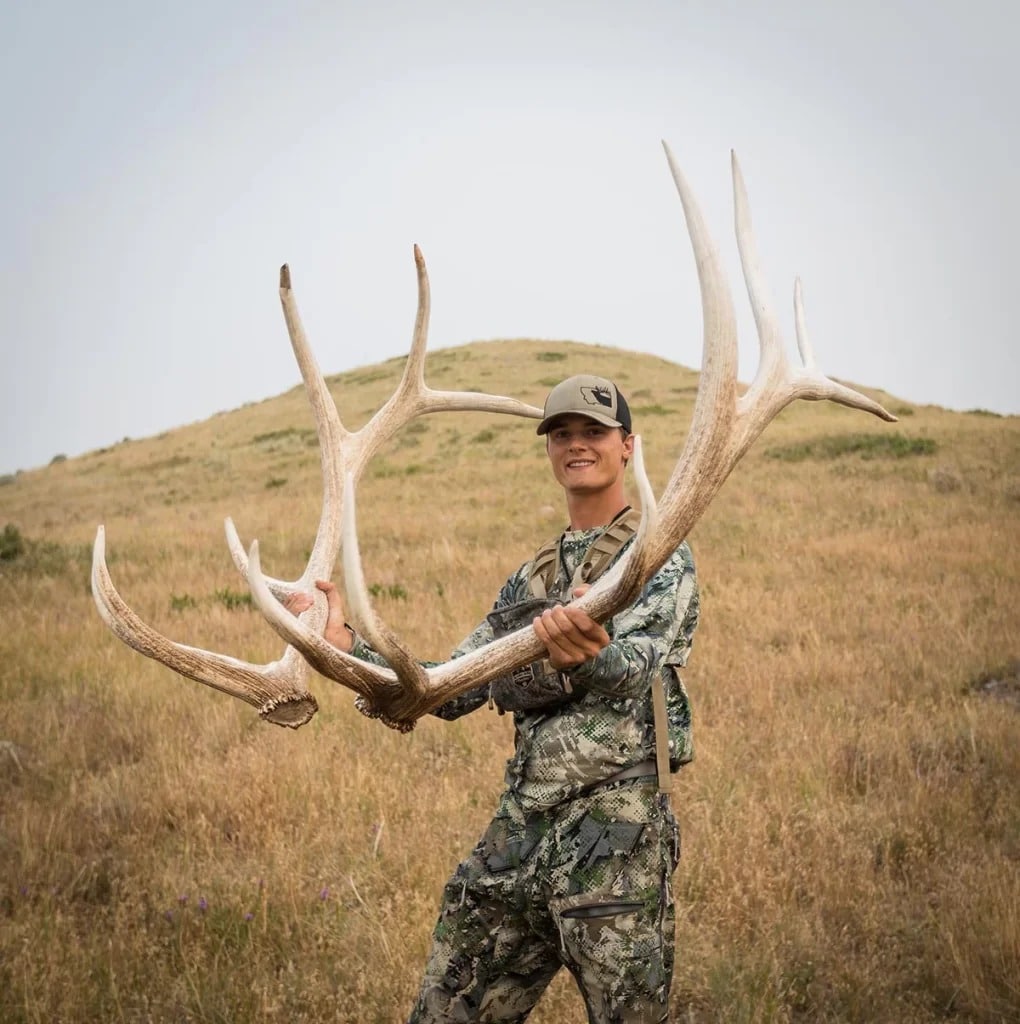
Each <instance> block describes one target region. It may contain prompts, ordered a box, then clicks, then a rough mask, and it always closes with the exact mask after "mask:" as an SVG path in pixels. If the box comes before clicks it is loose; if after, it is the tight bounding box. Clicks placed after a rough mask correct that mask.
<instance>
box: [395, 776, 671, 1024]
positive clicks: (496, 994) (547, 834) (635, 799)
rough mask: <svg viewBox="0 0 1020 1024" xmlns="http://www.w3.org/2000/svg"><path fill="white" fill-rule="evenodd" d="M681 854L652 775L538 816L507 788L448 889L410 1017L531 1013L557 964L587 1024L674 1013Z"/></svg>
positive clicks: (634, 1021) (417, 1023)
mask: <svg viewBox="0 0 1020 1024" xmlns="http://www.w3.org/2000/svg"><path fill="white" fill-rule="evenodd" d="M679 852H680V851H679V832H678V830H677V826H676V822H675V820H674V818H673V814H672V812H671V810H670V809H669V807H668V804H666V803H665V798H660V797H659V795H658V794H657V792H656V789H655V784H654V780H632V781H625V782H618V783H611V784H609V785H607V786H603V787H601V788H599V789H597V790H595V791H593V792H591V793H589V794H587V795H583V796H580V797H577V798H575V799H573V800H571V801H569V802H567V803H566V804H563V805H561V806H559V807H556V808H553V809H552V810H549V811H543V812H539V813H537V814H530V815H524V814H523V813H522V812H521V810H520V807H519V806H518V805H517V803H516V801H515V799H514V798H513V796H512V795H510V794H509V793H506V794H504V796H503V799H502V800H501V801H500V805H499V809H498V810H497V813H496V816H495V818H494V819H493V821H492V823H491V825H490V826H489V828H488V829H487V831H486V832H485V835H484V836H482V839H481V840H480V842H479V843H478V845H477V846H476V847H475V849H474V850H473V851H472V853H471V855H470V856H469V857H468V858H467V860H465V861H464V862H463V863H462V864H461V865H460V866H459V867H458V868H457V871H456V872H455V874H454V875H453V877H452V878H451V879H450V881H449V882H448V883H447V885H446V888H445V890H444V892H443V904H442V909H441V911H440V916H439V921H438V923H437V924H436V929H435V932H434V933H433V938H432V951H431V954H430V956H429V960H428V964H427V966H426V969H425V978H424V980H423V982H422V987H421V992H420V994H419V996H418V1002H417V1004H416V1005H415V1008H414V1011H413V1012H412V1014H411V1017H410V1024H439V1022H443V1024H449V1022H474V1024H483V1022H497V1021H498V1022H503V1024H510V1022H520V1021H523V1020H525V1019H526V1018H527V1016H528V1014H529V1013H530V1012H531V1010H532V1009H533V1007H534V1006H535V1004H536V1003H537V1002H538V1000H539V998H540V997H541V995H542V993H543V992H544V991H545V989H546V987H547V986H548V984H549V982H550V981H551V980H552V978H553V976H554V975H555V974H556V973H557V971H559V969H560V967H566V968H567V969H568V970H569V971H570V973H571V974H572V975H573V977H574V980H575V981H576V982H577V985H578V987H579V988H580V990H581V994H582V996H583V997H584V1002H585V1006H586V1007H587V1010H588V1020H589V1022H591V1024H652V1022H662V1021H665V1020H666V1019H667V1006H668V998H669V986H670V981H671V979H672V974H673V930H674V916H673V900H672V896H671V893H670V887H669V879H670V876H671V875H672V873H673V871H674V870H675V868H676V865H677V861H678V859H679Z"/></svg>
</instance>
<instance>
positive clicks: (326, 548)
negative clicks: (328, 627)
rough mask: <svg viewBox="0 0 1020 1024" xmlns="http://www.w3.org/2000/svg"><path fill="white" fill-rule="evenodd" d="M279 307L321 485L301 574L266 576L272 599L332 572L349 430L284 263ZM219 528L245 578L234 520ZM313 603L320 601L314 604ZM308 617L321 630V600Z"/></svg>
mask: <svg viewBox="0 0 1020 1024" xmlns="http://www.w3.org/2000/svg"><path fill="white" fill-rule="evenodd" d="M280 305H281V306H282V308H283V318H284V321H285V322H286V324H287V334H288V336H289V337H290V344H291V348H292V349H293V351H294V358H295V359H296V360H297V364H298V368H299V369H300V371H301V379H302V380H303V381H304V385H305V393H306V394H307V395H308V401H309V404H310V405H311V407H312V415H313V417H314V419H315V430H316V434H317V435H318V439H319V463H320V466H321V471H322V489H323V499H322V513H321V515H320V517H319V526H318V529H317V531H316V534H315V542H314V544H313V545H312V551H311V554H310V555H309V558H308V563H307V565H306V566H305V570H304V572H303V573H302V574H301V576H300V577H299V578H298V579H297V580H295V581H293V582H288V581H284V580H278V579H273V578H270V577H265V579H266V583H267V584H268V586H269V588H270V590H271V591H272V592H273V593H274V594H275V595H276V597H277V598H279V599H282V598H284V597H286V596H287V595H288V594H291V593H293V592H294V591H295V590H300V589H304V590H307V589H308V587H309V585H311V584H312V583H314V581H315V580H317V579H326V578H328V577H329V575H330V573H332V571H333V565H334V564H335V562H336V557H337V552H338V551H339V548H340V520H341V503H342V495H343V482H342V464H343V463H342V459H341V458H338V453H341V452H343V449H344V444H345V442H346V441H347V439H348V438H349V437H350V436H351V433H350V431H348V430H347V429H346V428H345V427H344V425H343V423H342V422H341V421H340V414H339V412H338V411H337V408H336V403H335V402H334V401H333V398H332V396H331V395H330V393H329V387H328V385H327V384H326V379H325V377H323V375H322V371H321V370H320V369H319V364H318V363H317V362H316V360H315V356H314V355H313V353H312V349H311V346H310V345H309V344H308V336H307V335H306V334H305V329H304V324H303V323H302V321H301V314H300V311H299V310H298V305H297V300H296V299H295V298H294V291H293V288H292V286H291V276H290V267H289V266H288V265H287V264H286V263H285V264H284V265H283V266H282V267H280ZM224 528H225V530H226V534H227V546H228V547H229V549H230V554H231V556H232V558H233V559H234V564H235V565H236V566H237V568H238V571H239V572H240V573H241V575H242V576H243V577H244V578H245V579H247V576H248V555H247V552H246V551H245V549H244V545H243V544H242V543H241V538H240V537H239V536H238V533H237V530H236V529H235V527H234V522H233V520H232V519H231V518H230V517H229V516H228V517H227V519H226V521H225V523H224ZM317 604H320V603H319V602H317ZM310 618H313V619H318V620H319V621H318V626H319V627H320V628H321V626H322V624H323V622H324V621H325V619H324V614H323V610H322V607H321V604H320V607H319V609H318V611H317V612H316V613H315V614H311V615H310Z"/></svg>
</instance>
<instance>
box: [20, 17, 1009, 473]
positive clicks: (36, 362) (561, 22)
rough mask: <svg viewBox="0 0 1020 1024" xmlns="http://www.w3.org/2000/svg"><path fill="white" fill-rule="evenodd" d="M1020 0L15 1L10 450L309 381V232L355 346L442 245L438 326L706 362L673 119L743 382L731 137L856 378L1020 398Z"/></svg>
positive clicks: (965, 402)
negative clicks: (290, 334)
mask: <svg viewBox="0 0 1020 1024" xmlns="http://www.w3.org/2000/svg"><path fill="white" fill-rule="evenodd" d="M1013 6H1014V5H1011V4H1008V3H1006V2H1005V0H994V2H993V0H968V2H957V0H948V2H947V0H942V2H931V0H881V2H874V0H859V2H856V3H853V4H849V3H841V4H838V5H837V4H829V3H822V2H817V3H811V2H808V0H800V2H797V0H773V2H771V3H768V4H765V3H757V2H755V3H752V2H749V0H745V2H725V0H722V2H720V0H715V2H712V3H699V2H683V0H630V2H626V3H625V2H622V0H620V2H613V3H610V2H604V0H576V2H575V0H543V2H541V3H527V2H518V3H515V4H495V3H483V2H479V0H472V2H461V0H436V2H434V3H421V2H413V3H411V2H398V0H377V2H375V3H353V2H348V0H334V2H321V3H311V2H305V0H291V2H288V3H284V4H264V5H262V4H259V5H256V4H253V3H240V2H234V0H222V2H221V0H204V2H202V3H194V2H189V0H182V2H178V3H173V4H154V3H145V2H142V3H137V2H135V3H127V2H122V3H113V2H110V0H95V2H93V3H90V4H82V3H78V2H73V3H72V2H69V0H56V2H55V0H36V2H34V3H32V4H28V3H21V4H16V3H15V4H6V5H4V9H3V13H2V14H0V48H2V50H3V52H2V60H0V87H2V92H3V95H4V97H5V102H4V104H3V111H2V113H0V126H2V129H3V131H2V137H3V139H4V142H5V144H4V159H3V161H2V163H0V219H2V238H3V244H2V247H0V270H2V273H0V301H2V304H3V326H2V339H3V358H2V360H0V407H2V413H0V415H2V419H0V473H3V472H13V471H14V470H16V469H27V468H31V467H34V466H39V465H45V464H46V463H47V462H49V460H50V459H51V458H52V457H53V456H54V455H55V454H58V453H60V454H66V455H69V456H70V455H76V454H79V453H81V452H84V451H87V450H90V449H93V448H97V447H101V446H105V445H107V444H111V443H113V442H115V441H119V440H121V439H122V438H124V437H126V436H127V437H135V438H138V437H144V436H149V435H151V434H155V433H158V432H160V431H162V430H165V429H167V428H170V427H175V426H179V425H182V424H184V423H189V422H192V421H195V420H198V419H203V418H205V417H206V416H209V415H211V414H213V413H214V412H217V411H220V410H224V409H232V408H236V407H237V406H240V405H241V404H242V403H244V402H246V401H253V400H259V399H262V398H265V397H267V396H270V395H275V394H278V393H280V392H282V391H284V390H286V389H287V388H289V387H291V386H292V385H294V384H295V383H297V382H298V381H299V376H298V372H297V368H296V366H295V364H294V362H293V357H292V355H291V352H290V346H289V343H288V340H287V335H286V331H285V328H284V326H283V321H282V316H281V314H280V311H279V304H278V299H277V293H276V287H277V273H278V267H279V265H280V264H281V263H283V262H289V263H290V265H291V268H292V271H293V274H294V281H295V289H296V294H297V297H298V300H299V302H300V305H301V309H302V313H303V315H304V318H305V323H306V327H307V328H308V331H309V335H310V339H311V341H312V344H313V347H314V349H315V351H316V353H317V356H318V358H319V362H320V364H321V365H322V367H323V369H324V370H325V371H326V372H327V373H336V372H340V371H343V370H347V369H352V368H354V367H358V366H362V365H365V364H368V363H374V362H377V361H379V360H381V359H385V358H388V357H390V356H394V355H398V354H400V353H402V352H404V351H406V348H407V344H408V341H409V338H410V333H411V327H412V322H413V317H414V309H415V283H414V268H413V262H412V245H413V244H414V243H415V242H417V243H418V244H419V245H420V246H421V247H422V249H423V251H424V253H425V256H426V259H427V261H428V266H429V271H430V276H431V280H432V291H433V320H432V333H431V343H430V348H432V349H437V348H445V347H448V346H450V345H456V344H461V343H464V342H467V341H472V340H476V339H489V338H511V337H538V338H549V339H573V340H578V341H585V342H595V343H599V344H605V345H614V346H621V347H623V348H626V349H632V350H635V351H641V352H652V353H656V354H658V355H661V356H664V357H667V358H669V359H671V360H674V361H676V362H678V363H682V364H684V365H687V366H694V367H696V366H698V365H699V364H700V358H701V356H700V344H701V317H700V306H699V304H698V299H697V291H696V280H695V275H694V266H693V260H692V258H691V255H690V249H689V243H688V242H687V237H686V234H685V231H684V226H683V219H682V215H681V209H680V204H679V200H678V199H677V197H676V194H675V191H674V188H673V184H672V181H671V179H670V177H669V173H668V170H667V166H666V162H665V159H664V157H663V154H662V150H661V147H660V139H666V140H667V141H668V142H669V143H670V145H671V147H672V149H673V151H674V153H675V154H676V155H677V157H678V159H679V161H680V163H681V165H682V166H683V168H684V170H685V173H686V174H687V176H688V178H689V180H690V181H691V184H692V185H693V187H694V189H695V191H696V193H697V195H698V197H699V199H700V200H701V202H702V205H703V207H704V209H705V212H706V215H707V217H708V219H709V223H710V225H711V228H712V230H713V233H714V235H715V238H716V241H717V244H718V245H719V246H720V248H721V249H722V251H723V253H724V254H725V257H726V260H727V265H728V266H729V267H730V268H731V273H732V284H733V291H734V296H735V299H736V303H737V308H738V311H739V315H740V324H741V329H742V340H741V378H742V379H744V380H748V379H749V378H750V377H751V375H752V374H753V370H754V365H755V355H756V341H755V338H754V332H753V326H752V321H751V319H750V316H749V315H748V313H747V312H746V311H747V300H746V293H745V292H744V290H743V284H742V282H741V279H740V277H739V270H738V264H737V260H736V251H735V245H734V241H733V229H732V213H731V193H730V179H729V151H730V149H731V148H732V149H734V150H736V152H737V154H738V157H739V158H740V161H741V165H742V167H743V171H744V174H745V177H746V180H747V184H748V189H749V192H750V198H751V206H752V211H753V214H754V223H755V227H756V230H757V235H758V244H759V249H760V251H761V256H762V261H763V263H764V266H765V268H766V272H767V274H768V277H769V281H770V285H771V289H772V294H773V297H774V299H775V302H776V304H777V306H778V308H779V310H780V311H781V314H782V318H783V322H784V324H785V325H786V326H787V334H788V338H787V340H788V344H789V346H790V351H791V352H793V351H795V349H794V339H793V329H792V324H793V315H792V301H791V297H792V290H793V280H794V277H795V276H796V275H798V274H799V275H800V276H801V277H802V279H803V283H804V291H805V302H806V307H807V314H808V323H809V326H810V330H811V336H812V339H813V341H814V345H815V350H816V354H817V356H818V361H819V363H820V364H821V366H822V368H823V369H824V370H825V371H826V372H828V373H829V374H830V375H833V376H838V377H840V378H842V379H848V380H851V381H856V382H858V383H861V384H864V385H867V386H875V387H882V388H884V389H886V390H888V391H890V392H892V393H893V394H895V395H898V396H899V397H901V398H905V399H908V400H910V401H914V402H920V403H936V404H939V405H944V406H948V407H950V408H954V409H969V408H974V407H982V408H986V409H991V410H995V411H998V412H1003V413H1017V412H1020V400H1018V397H1017V393H1018V389H1017V359H1016V354H1015V353H1016V349H1015V345H1016V342H1015V337H1014V333H1013V332H1015V325H1016V324H1017V322H1018V321H1020V298H1018V295H1020V285H1018V282H1017V281H1016V280H1015V279H1014V275H1015V273H1016V269H1017V260H1016V246H1015V239H1016V238H1017V237H1018V229H1020V216H1018V208H1020V204H1018V200H1017V190H1016V185H1015V175H1016V168H1017V165H1018V163H1020V160H1018V157H1020V152H1018V148H1020V147H1018V118H1017V107H1016V102H1017V101H1016V97H1017V95H1018V94H1020V72H1018V70H1017V69H1018V66H1020V62H1018V61H1017V59H1016V54H1015V48H1016V40H1017V38H1018V31H1017V28H1018V23H1017V20H1018V16H1017V14H1015V13H1010V12H1011V11H1012V10H1013ZM1007 327H1008V328H1009V330H1010V332H1011V333H1010V337H1009V341H1008V343H1007ZM512 386H513V382H512V381H508V382H507V388H511V387H512ZM486 387H487V388H492V389H496V384H495V382H492V381H487V382H486ZM341 412H342V410H341Z"/></svg>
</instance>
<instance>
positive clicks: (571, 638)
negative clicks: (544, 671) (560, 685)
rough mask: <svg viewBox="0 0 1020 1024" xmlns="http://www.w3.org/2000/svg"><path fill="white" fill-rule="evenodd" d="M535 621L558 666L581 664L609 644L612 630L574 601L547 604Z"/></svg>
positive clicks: (551, 659) (549, 653) (547, 649)
mask: <svg viewBox="0 0 1020 1024" xmlns="http://www.w3.org/2000/svg"><path fill="white" fill-rule="evenodd" d="M532 625H533V626H534V627H535V633H536V634H537V636H538V638H539V640H541V641H542V643H543V644H545V648H546V651H547V653H548V655H549V661H550V662H551V663H552V665H553V667H554V668H559V669H561V668H572V667H574V666H576V665H580V664H582V663H583V662H585V661H588V660H589V659H590V658H594V657H595V655H597V654H598V653H599V651H601V650H602V648H603V647H606V646H608V644H609V634H608V633H607V632H606V631H605V630H604V629H603V628H602V627H601V626H600V625H599V624H598V623H597V622H595V621H594V620H593V619H591V618H589V616H588V615H587V614H586V613H585V612H583V611H581V610H580V609H579V608H576V607H574V606H572V605H557V606H556V607H555V608H547V609H546V610H545V611H544V612H542V614H541V615H540V616H538V617H537V618H536V619H535V620H534V621H533V623H532Z"/></svg>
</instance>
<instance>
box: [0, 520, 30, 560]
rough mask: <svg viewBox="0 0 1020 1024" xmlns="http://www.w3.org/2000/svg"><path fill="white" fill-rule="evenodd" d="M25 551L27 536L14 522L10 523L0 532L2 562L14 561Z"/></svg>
mask: <svg viewBox="0 0 1020 1024" xmlns="http://www.w3.org/2000/svg"><path fill="white" fill-rule="evenodd" d="M24 553H25V538H24V537H22V536H21V531H20V530H19V529H18V528H17V527H16V526H15V525H14V523H8V524H7V525H6V526H5V527H4V528H3V532H2V533H0V562H13V561H14V559H15V558H20V557H21V556H22V555H23V554H24Z"/></svg>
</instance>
